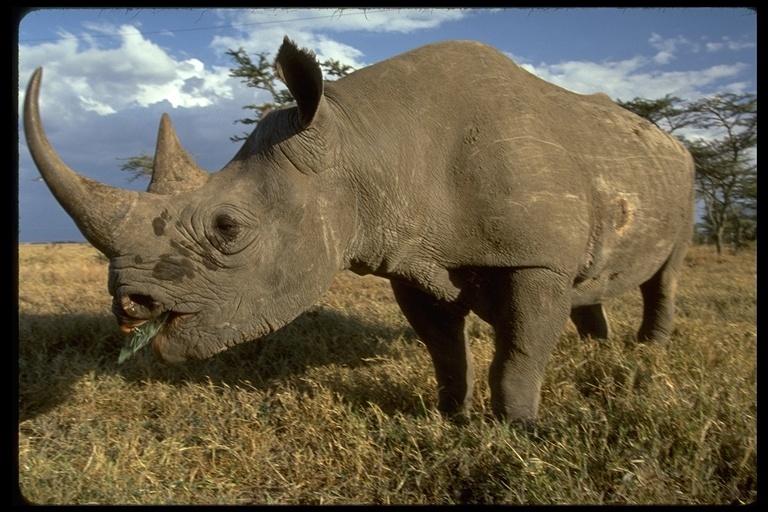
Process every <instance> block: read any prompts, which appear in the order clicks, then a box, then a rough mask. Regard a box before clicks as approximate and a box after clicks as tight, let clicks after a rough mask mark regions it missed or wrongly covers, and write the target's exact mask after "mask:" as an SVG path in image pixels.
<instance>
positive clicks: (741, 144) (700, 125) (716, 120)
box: [618, 94, 757, 253]
mask: <svg viewBox="0 0 768 512" xmlns="http://www.w3.org/2000/svg"><path fill="white" fill-rule="evenodd" d="M618 103H619V104H620V105H621V106H623V107H624V108H627V109H628V110H631V111H632V112H634V113H636V114H638V115H639V116H641V117H644V118H645V119H647V120H649V121H650V122H651V123H653V124H655V125H656V126H658V127H659V128H661V129H663V130H666V131H667V132H669V133H674V132H677V131H679V130H680V129H682V128H691V129H694V130H698V131H699V132H701V131H710V132H711V131H714V132H715V133H717V134H718V135H719V136H720V138H712V137H709V138H704V137H699V138H695V139H694V138H686V137H682V136H680V135H679V133H678V134H676V135H677V136H678V138H680V140H681V141H682V142H683V143H684V144H685V145H686V146H687V147H688V149H689V150H690V151H691V154H692V155H693V158H694V161H695V164H696V191H697V195H698V197H699V199H700V200H701V201H702V204H703V205H704V208H705V214H704V223H703V224H702V225H701V227H702V228H703V230H704V232H705V234H706V236H707V237H708V238H709V239H710V240H712V241H714V242H715V244H716V246H717V252H718V253H721V252H722V249H723V244H724V242H725V241H726V240H727V241H730V242H733V243H734V247H735V249H736V250H738V249H739V248H740V246H741V245H742V243H743V241H744V239H754V238H756V236H757V164H756V163H755V153H754V149H755V147H756V146H757V97H756V96H755V95H754V94H740V95H739V94H717V95H714V96H711V97H708V98H704V99H701V100H699V101H696V102H692V103H688V104H684V103H683V101H682V100H680V99H679V98H676V97H672V96H669V95H667V96H665V97H664V98H661V99H657V100H645V99H641V98H635V99H634V100H632V101H628V102H622V101H619V102H618Z"/></svg>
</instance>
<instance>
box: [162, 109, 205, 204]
mask: <svg viewBox="0 0 768 512" xmlns="http://www.w3.org/2000/svg"><path fill="white" fill-rule="evenodd" d="M209 176H210V175H209V174H208V173H207V172H205V171H204V170H203V169H201V168H200V167H198V166H197V164H196V163H195V162H194V161H193V160H192V158H190V156H189V155H188V154H187V152H186V151H184V148H183V147H182V146H181V144H180V143H179V139H178V137H176V132H175V131H174V130H173V124H171V118H170V117H168V114H163V117H162V118H161V119H160V129H159V130H158V133H157V148H156V149H155V164H154V169H153V171H152V181H151V182H150V183H149V188H148V189H147V192H151V193H153V194H164V195H172V194H178V193H179V192H189V191H192V190H195V189H197V188H199V187H201V186H203V184H204V183H205V182H206V181H208V177H209Z"/></svg>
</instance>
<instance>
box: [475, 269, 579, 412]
mask: <svg viewBox="0 0 768 512" xmlns="http://www.w3.org/2000/svg"><path fill="white" fill-rule="evenodd" d="M570 294H571V279H570V278H569V277H568V276H565V275H563V274H560V273H557V272H553V271H551V270H548V269H546V268H524V269H514V270H512V271H510V272H509V274H508V275H506V276H503V277H501V278H500V279H499V280H498V284H497V287H496V290H495V293H494V296H495V297H496V298H497V300H498V302H497V306H496V308H495V309H496V310H495V311H494V312H493V313H492V315H491V325H493V328H494V331H495V334H496V351H495V353H494V356H493V361H492V362H491V367H490V370H489V373H488V382H489V385H490V389H491V406H492V408H493V412H494V414H495V415H496V416H497V417H499V418H501V419H504V420H506V421H509V422H511V423H515V424H521V425H524V426H530V425H532V424H534V423H535V421H536V416H537V413H538V409H539V400H540V391H541V383H542V381H543V378H544V370H545V368H546V365H547V361H548V360H549V355H550V354H551V353H552V350H553V349H554V348H555V345H556V344H557V342H558V340H559V338H560V334H561V333H562V332H563V329H564V328H565V325H566V323H567V322H568V315H569V313H570V310H571V295H570Z"/></svg>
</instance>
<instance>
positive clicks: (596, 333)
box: [571, 304, 610, 339]
mask: <svg viewBox="0 0 768 512" xmlns="http://www.w3.org/2000/svg"><path fill="white" fill-rule="evenodd" d="M571 321H573V323H574V325H576V330H577V331H579V336H581V337H582V338H586V337H587V336H590V337H592V338H593V339H608V335H609V334H610V327H609V326H608V318H607V317H606V316H605V308H604V307H603V305H602V304H592V305H590V306H578V307H575V308H573V309H572V310H571Z"/></svg>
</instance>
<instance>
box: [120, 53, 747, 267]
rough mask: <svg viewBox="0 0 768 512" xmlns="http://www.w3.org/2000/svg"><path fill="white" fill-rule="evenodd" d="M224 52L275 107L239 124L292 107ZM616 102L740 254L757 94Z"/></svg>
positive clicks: (713, 238)
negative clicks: (679, 163)
mask: <svg viewBox="0 0 768 512" xmlns="http://www.w3.org/2000/svg"><path fill="white" fill-rule="evenodd" d="M226 54H227V55H229V56H230V57H232V59H233V60H234V61H235V64H236V66H235V67H233V68H231V69H230V76H232V77H237V78H240V79H241V80H242V82H244V83H245V84H246V85H247V86H248V87H253V88H256V89H259V90H262V91H266V92H268V93H269V95H270V96H271V101H265V102H263V103H259V104H251V105H245V106H244V107H243V108H244V109H246V110H251V111H252V112H253V115H252V117H244V118H242V119H237V120H236V121H235V123H241V124H245V125H254V124H256V123H258V122H259V120H260V119H261V118H262V117H263V116H264V115H265V114H266V113H267V112H268V111H270V110H272V109H275V108H280V107H283V106H286V105H290V104H291V103H293V101H294V99H293V97H292V96H291V93H290V92H289V91H288V90H287V89H285V88H283V87H281V86H280V82H279V79H278V78H277V75H276V74H275V71H274V68H273V65H272V59H271V58H270V55H269V53H268V52H263V53H257V54H256V55H255V56H254V57H253V58H252V57H251V56H250V55H248V53H247V52H246V51H245V50H243V49H242V48H239V49H237V50H228V51H227V52H226ZM320 65H321V67H322V68H323V71H324V75H325V77H326V78H328V77H334V78H340V77H343V76H345V75H348V74H349V73H351V72H352V71H354V68H352V67H351V66H348V65H345V64H341V63H340V62H339V61H335V60H332V59H328V60H325V61H323V62H322V63H321V64H320ZM618 104H619V105H621V106H622V107H624V108H626V109H628V110H630V111H632V112H634V113H635V114H637V115H639V116H640V117H643V118H645V119H647V120H648V121H650V122H651V123H653V124H654V125H656V126H658V127H659V128H661V129H662V130H665V131H666V132H668V133H670V134H672V135H675V136H676V137H677V138H678V139H680V140H681V141H682V142H683V144H685V146H686V147H687V148H688V149H689V151H690V152H691V154H692V155H693V158H694V160H695V162H696V193H697V197H698V200H699V201H700V204H701V205H703V208H704V212H703V217H702V219H703V220H702V222H700V223H698V224H697V225H696V237H697V239H698V241H700V242H706V243H714V244H715V245H716V246H717V252H718V253H720V252H722V250H723V246H724V245H725V244H732V246H733V247H734V249H735V250H738V249H740V248H741V247H742V246H744V244H745V243H747V242H749V241H755V240H756V239H757V96H756V95H755V94H716V95H714V96H710V97H706V98H703V99H700V100H698V101H693V102H687V101H684V100H681V99H680V98H677V97H674V96H670V95H667V96H665V97H664V98H660V99H654V100H649V99H642V98H635V99H633V100H630V101H621V100H619V101H618ZM682 132H686V133H687V134H688V135H683V134H682ZM691 134H695V135H691ZM712 134H714V135H712ZM705 135H708V136H705ZM247 137H248V133H247V132H244V133H243V134H241V135H233V136H231V137H230V140H232V141H233V142H238V141H242V140H245V139H246V138H247ZM120 160H125V162H123V163H122V164H121V165H120V169H121V170H123V171H127V172H128V173H129V174H130V175H131V176H130V178H129V181H133V180H135V179H137V178H140V177H144V176H147V177H148V176H151V174H152V166H153V160H154V157H153V155H151V154H149V153H147V152H145V151H142V152H141V154H140V155H139V156H133V157H128V158H121V159H120Z"/></svg>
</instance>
